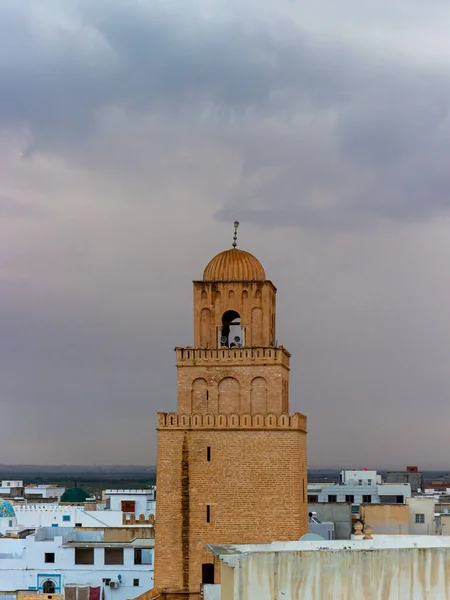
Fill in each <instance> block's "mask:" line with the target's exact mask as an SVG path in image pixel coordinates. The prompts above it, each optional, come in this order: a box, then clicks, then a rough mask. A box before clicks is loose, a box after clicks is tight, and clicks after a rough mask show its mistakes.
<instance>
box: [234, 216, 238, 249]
mask: <svg viewBox="0 0 450 600" xmlns="http://www.w3.org/2000/svg"><path fill="white" fill-rule="evenodd" d="M238 227H239V221H235V222H234V235H233V244H232V246H233V248H236V246H237V230H238Z"/></svg>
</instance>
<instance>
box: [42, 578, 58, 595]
mask: <svg viewBox="0 0 450 600" xmlns="http://www.w3.org/2000/svg"><path fill="white" fill-rule="evenodd" d="M42 591H43V592H44V594H54V593H55V592H56V585H55V582H54V581H51V579H47V581H44V585H43V586H42Z"/></svg>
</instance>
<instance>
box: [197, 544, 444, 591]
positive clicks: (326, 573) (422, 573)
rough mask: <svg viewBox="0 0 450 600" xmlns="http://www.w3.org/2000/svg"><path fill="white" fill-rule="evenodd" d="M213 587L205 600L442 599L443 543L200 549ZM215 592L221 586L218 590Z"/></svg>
mask: <svg viewBox="0 0 450 600" xmlns="http://www.w3.org/2000/svg"><path fill="white" fill-rule="evenodd" d="M207 548H208V549H209V550H210V551H211V552H212V553H213V554H214V555H215V557H216V559H218V560H220V563H221V575H220V576H221V584H220V585H209V586H205V589H204V599H205V600H213V599H214V600H216V599H219V598H220V600H261V599H262V598H285V599H286V600H287V599H294V598H301V599H302V600H350V599H355V600H356V599H359V598H361V599H362V598H364V600H407V599H409V598H411V599H412V598H414V600H446V599H447V598H449V582H448V575H447V565H448V564H449V563H450V537H437V536H409V535H389V536H375V537H374V538H373V539H358V540H354V539H352V540H343V541H337V540H333V541H324V540H323V541H320V542H313V541H299V542H274V543H272V544H255V545H250V544H249V545H235V546H231V545H220V546H215V545H208V546H207ZM218 588H221V589H220V590H219V589H218Z"/></svg>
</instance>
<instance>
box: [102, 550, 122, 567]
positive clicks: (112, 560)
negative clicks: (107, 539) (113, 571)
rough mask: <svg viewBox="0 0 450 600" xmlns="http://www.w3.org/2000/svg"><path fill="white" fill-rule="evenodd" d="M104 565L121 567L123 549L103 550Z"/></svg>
mask: <svg viewBox="0 0 450 600" xmlns="http://www.w3.org/2000/svg"><path fill="white" fill-rule="evenodd" d="M105 565H123V548H105Z"/></svg>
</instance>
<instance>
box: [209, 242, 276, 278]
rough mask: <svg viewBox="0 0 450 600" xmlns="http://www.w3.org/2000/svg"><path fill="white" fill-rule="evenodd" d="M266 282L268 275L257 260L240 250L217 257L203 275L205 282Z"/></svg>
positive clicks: (226, 251)
mask: <svg viewBox="0 0 450 600" xmlns="http://www.w3.org/2000/svg"><path fill="white" fill-rule="evenodd" d="M233 280H234V281H265V280H266V274H265V272H264V269H263V266H262V264H261V263H260V262H259V260H258V259H257V258H255V257H254V256H253V254H250V252H246V251H245V250H239V249H238V248H231V249H230V250H224V252H221V253H220V254H218V255H217V256H215V257H214V258H213V259H212V260H211V261H210V262H209V264H208V265H207V267H206V269H205V271H204V273H203V281H233Z"/></svg>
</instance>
